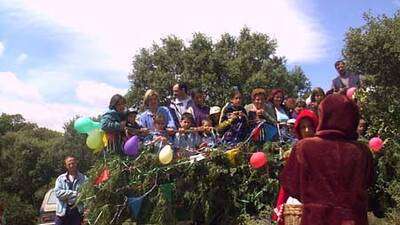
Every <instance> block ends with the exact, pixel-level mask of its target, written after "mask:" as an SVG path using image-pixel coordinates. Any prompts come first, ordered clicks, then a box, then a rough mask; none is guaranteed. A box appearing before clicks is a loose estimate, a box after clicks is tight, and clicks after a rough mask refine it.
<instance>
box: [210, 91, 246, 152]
mask: <svg viewBox="0 0 400 225" xmlns="http://www.w3.org/2000/svg"><path fill="white" fill-rule="evenodd" d="M241 104H242V93H240V91H239V89H238V88H237V87H236V88H234V89H233V90H232V92H231V94H230V102H229V103H227V104H226V105H225V107H224V108H223V109H222V113H221V117H220V120H219V125H218V129H217V130H218V131H219V132H220V133H221V134H222V141H223V142H224V143H227V144H230V145H235V144H237V143H239V142H240V141H242V140H244V139H245V138H246V134H247V132H246V131H247V130H246V129H247V114H246V109H245V108H244V107H243V106H242V105H241Z"/></svg>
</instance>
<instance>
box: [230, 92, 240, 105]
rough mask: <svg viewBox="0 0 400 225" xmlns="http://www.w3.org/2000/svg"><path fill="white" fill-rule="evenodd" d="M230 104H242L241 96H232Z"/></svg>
mask: <svg viewBox="0 0 400 225" xmlns="http://www.w3.org/2000/svg"><path fill="white" fill-rule="evenodd" d="M231 103H232V105H234V106H240V105H241V104H242V94H240V93H237V94H235V96H233V98H232V99H231Z"/></svg>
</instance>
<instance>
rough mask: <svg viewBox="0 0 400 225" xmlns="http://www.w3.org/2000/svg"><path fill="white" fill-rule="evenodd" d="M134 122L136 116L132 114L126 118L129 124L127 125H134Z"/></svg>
mask: <svg viewBox="0 0 400 225" xmlns="http://www.w3.org/2000/svg"><path fill="white" fill-rule="evenodd" d="M135 120H136V114H133V113H131V114H129V116H128V122H129V123H134V122H135Z"/></svg>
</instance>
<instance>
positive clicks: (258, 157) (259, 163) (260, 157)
mask: <svg viewBox="0 0 400 225" xmlns="http://www.w3.org/2000/svg"><path fill="white" fill-rule="evenodd" d="M266 163H267V155H265V153H264V152H256V153H253V155H251V157H250V165H251V167H253V168H254V169H259V168H261V167H263V166H264V165H265V164H266Z"/></svg>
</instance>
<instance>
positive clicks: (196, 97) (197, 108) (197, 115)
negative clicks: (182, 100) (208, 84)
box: [187, 88, 210, 127]
mask: <svg viewBox="0 0 400 225" xmlns="http://www.w3.org/2000/svg"><path fill="white" fill-rule="evenodd" d="M190 95H191V97H192V100H193V102H194V104H193V105H192V106H190V107H189V109H188V110H187V111H188V112H189V113H191V114H192V115H193V118H194V126H196V127H200V126H201V123H202V121H203V120H204V119H206V118H207V117H208V115H209V114H210V107H208V106H206V105H204V101H205V98H204V93H203V92H202V91H201V90H200V89H197V88H194V89H192V91H191V94H190Z"/></svg>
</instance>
